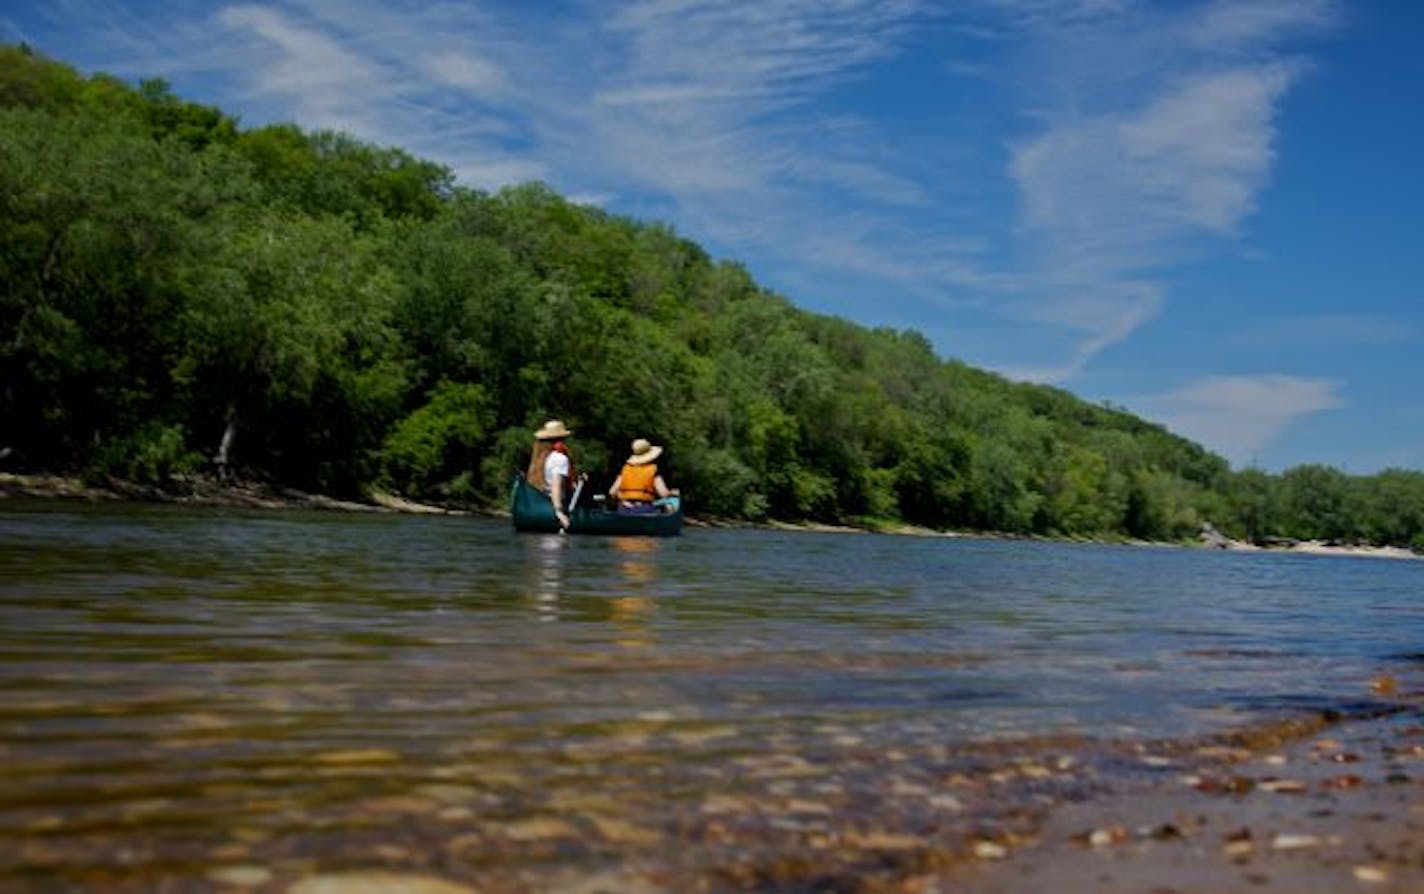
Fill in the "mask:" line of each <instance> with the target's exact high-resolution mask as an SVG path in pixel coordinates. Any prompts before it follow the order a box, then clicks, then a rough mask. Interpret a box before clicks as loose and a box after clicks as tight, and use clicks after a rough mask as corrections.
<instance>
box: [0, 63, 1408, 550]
mask: <svg viewBox="0 0 1424 894" xmlns="http://www.w3.org/2000/svg"><path fill="white" fill-rule="evenodd" d="M0 273H2V274H3V276H0V290H3V291H0V381H3V389H4V392H3V395H0V400H2V401H3V403H0V410H2V411H3V419H4V425H3V429H0V448H8V449H9V450H10V455H9V457H8V458H7V459H6V460H5V462H6V463H8V464H9V465H10V466H11V467H12V468H18V469H30V470H48V471H69V472H78V473H82V474H85V475H87V476H90V477H91V478H99V479H102V478H104V477H106V476H112V477H119V478H125V479H130V480H138V481H150V482H159V483H162V482H171V481H172V480H173V479H174V478H175V477H177V476H182V475H185V474H189V473H193V472H195V471H199V470H202V469H203V468H205V467H211V466H212V463H213V462H214V458H215V457H217V456H219V455H221V456H223V457H224V459H225V460H227V461H228V462H227V463H226V464H225V465H226V466H230V467H231V468H233V469H235V470H236V472H237V474H239V475H241V476H243V477H246V478H249V479H256V480H265V481H268V482H272V483H277V484H283V485H287V486H292V487H300V488H306V489H315V490H319V491H323V492H327V493H332V494H348V495H349V494H358V493H360V492H362V491H363V490H365V489H368V488H371V487H379V488H384V489H390V490H393V491H397V492H399V493H403V494H406V495H409V496H412V497H417V498H425V499H439V500H445V501H451V502H457V501H458V502H485V503H498V502H500V501H502V500H503V498H504V497H505V495H506V494H507V492H508V486H509V481H510V476H511V474H512V473H513V472H514V470H515V469H517V468H519V467H521V466H522V464H523V463H524V461H525V458H526V456H527V451H528V449H529V444H530V437H531V432H532V431H533V430H534V429H535V428H537V426H538V425H539V424H540V423H541V422H542V421H543V420H544V419H546V418H549V417H558V418H561V419H563V420H565V421H566V422H567V423H568V424H569V425H570V426H571V427H573V428H574V429H575V430H576V432H577V436H576V438H575V440H574V442H573V444H574V447H575V455H576V457H577V459H578V460H579V462H580V465H581V466H582V467H584V468H586V469H589V470H591V471H594V472H595V473H597V472H599V471H602V472H604V473H608V472H611V471H612V470H613V469H614V468H615V467H616V464H617V463H618V462H619V461H620V460H621V458H622V456H623V455H624V452H625V450H626V446H627V444H628V442H629V441H630V440H631V439H632V438H633V437H636V436H644V437H648V438H650V439H652V440H654V441H655V442H658V443H663V444H666V445H667V446H668V450H669V452H668V458H667V461H666V468H667V470H668V474H669V478H670V479H672V480H673V482H674V483H675V484H677V485H679V486H680V487H681V488H682V490H683V492H684V493H685V494H686V495H687V499H688V504H689V508H690V509H691V510H692V511H694V512H697V513H703V514H707V515H715V516H723V517H729V518H740V519H764V518H780V519H814V520H823V521H859V522H863V523H875V522H877V521H889V520H897V519H898V520H904V521H907V522H912V523H917V524H921V525H927V526H930V527H936V528H968V529H981V530H994V531H1003V532H1020V533H1037V534H1049V535H1067V536H1095V537H1101V536H1131V537H1141V538H1150V539H1175V538H1181V537H1187V536H1192V535H1194V534H1195V533H1196V532H1197V531H1198V529H1199V527H1200V525H1201V523H1202V522H1203V521H1207V520H1209V521H1211V522H1212V523H1214V524H1215V525H1216V526H1217V527H1218V528H1219V529H1221V530H1223V531H1225V532H1227V533H1230V534H1234V535H1236V536H1252V537H1257V536H1265V535H1278V536H1295V537H1325V538H1335V539H1344V540H1365V541H1372V542H1377V543H1394V544H1413V545H1416V546H1424V474H1421V473H1419V472H1412V471H1389V472H1384V473H1381V474H1379V475H1374V476H1369V477H1349V476H1346V475H1344V474H1342V473H1341V472H1339V471H1336V470H1334V469H1330V468H1325V467H1317V466H1309V467H1302V468H1298V469H1292V470H1290V471H1288V472H1286V473H1284V474H1282V475H1278V476H1276V475H1267V474H1264V473H1261V472H1258V471H1245V472H1233V471H1231V470H1230V468H1229V467H1228V465H1227V463H1226V462H1225V461H1224V460H1222V459H1221V458H1220V457H1218V456H1216V455H1214V454H1212V453H1209V452H1208V451H1206V450H1204V449H1203V448H1201V447H1200V446H1198V445H1196V444H1194V443H1191V442H1189V441H1187V440H1185V439H1183V438H1180V437H1177V436H1175V435H1173V434H1171V433H1170V432H1168V431H1166V430H1165V429H1163V428H1162V427H1160V426H1157V425H1153V424H1150V423H1147V422H1145V421H1143V420H1141V419H1139V418H1136V417H1134V416H1132V415H1130V414H1128V413H1125V412H1122V411H1119V410H1116V409H1113V408H1110V407H1104V406H1096V405H1092V404H1089V403H1086V402H1084V401H1082V400H1079V399H1077V398H1075V397H1074V396H1072V395H1071V394H1068V393H1066V392H1063V391H1060V390H1057V389H1053V388H1047V387H1042V386H1036V385H1028V384H1020V383H1014V382H1010V381H1008V380H1005V379H1003V378H1002V377H999V376H996V375H994V374H992V373H988V372H984V371H982V370H977V369H974V368H972V367H969V366H966V365H965V364H963V363H959V362H956V361H953V360H951V361H943V360H941V359H939V358H937V357H936V356H935V354H934V352H933V350H932V349H931V346H930V344H929V343H928V341H927V340H926V339H925V338H924V337H923V336H921V335H919V334H918V333H915V332H908V331H894V330H890V329H867V328H864V327H861V326H857V325H854V324H851V323H849V322H846V321H844V320H840V319H837V318H833V317H826V316H820V315H816V314H811V313H807V312H805V311H802V310H798V309H797V308H795V307H793V306H792V305H791V304H790V303H789V302H788V301H787V300H785V299H784V298H782V297H779V296H777V295H775V294H772V293H770V292H768V291H767V290H766V289H764V288H762V287H760V286H758V285H757V284H756V282H754V281H753V279H752V278H751V277H750V276H749V275H748V273H747V271H746V270H745V269H743V268H742V267H741V266H739V265H737V264H735V263H731V262H727V261H714V260H713V259H711V258H710V257H709V256H708V255H707V253H706V252H704V251H703V250H702V249H701V248H699V247H698V246H697V245H695V244H694V243H692V242H690V241H688V240H686V239H683V238H680V237H679V236H678V235H677V234H676V233H675V232H674V231H673V230H672V229H670V228H669V227H667V226H664V225H660V224H654V223H644V222H639V221H635V220H631V219H628V218H625V217H620V216H616V215H612V214H608V213H606V212H604V211H601V210H599V209H596V208H590V207H586V206H580V205H575V204H572V203H570V202H568V201H566V200H564V199H563V198H561V197H560V196H558V195H556V194H555V193H553V192H552V191H550V190H549V189H547V188H546V187H544V186H541V185H538V184H531V185H522V186H517V187H511V188H508V189H504V190H501V191H499V192H497V193H494V194H488V193H484V192H480V191H477V190H472V189H468V188H464V187H461V186H459V185H457V184H456V183H455V181H454V178H453V176H452V175H451V173H450V171H449V170H448V169H446V168H444V167H442V166H440V165H438V164H433V163H431V162H428V161H423V160H421V159H417V158H414V157H412V156H410V155H409V154H407V153H405V152H403V151H401V150H399V149H387V148H378V147H375V146H371V145H368V144H365V143H362V142H359V141H357V140H354V139H352V138H350V137H348V136H344V135H341V134H336V133H329V132H317V133H308V132H305V131H302V130H301V129H299V128H297V127H295V126H290V125H277V126H269V127H260V128H253V129H243V128H241V127H240V126H239V125H238V122H237V121H236V120H235V119H233V118H232V117H230V116H228V115H225V114H224V113H222V112H221V111H219V110H217V109H213V108H210V107H207V106H202V105H198V104H194V103H190V102H186V101H183V100H181V99H179V98H177V97H176V96H174V95H173V93H172V92H171V91H170V90H169V88H168V86H167V85H166V84H164V83H163V82H161V81H145V82H142V83H141V84H140V85H139V86H138V87H136V88H135V87H131V86H129V85H126V84H124V83H123V82H120V81H118V80H116V79H114V78H111V77H107V76H104V75H97V76H93V77H85V76H82V75H80V74H79V73H77V72H76V71H74V70H73V69H72V68H70V67H68V66H66V65H63V64H61V63H58V62H55V61H51V60H48V59H45V58H43V57H41V56H39V55H36V54H34V53H33V52H31V51H30V50H28V49H27V48H25V47H23V46H21V47H0Z"/></svg>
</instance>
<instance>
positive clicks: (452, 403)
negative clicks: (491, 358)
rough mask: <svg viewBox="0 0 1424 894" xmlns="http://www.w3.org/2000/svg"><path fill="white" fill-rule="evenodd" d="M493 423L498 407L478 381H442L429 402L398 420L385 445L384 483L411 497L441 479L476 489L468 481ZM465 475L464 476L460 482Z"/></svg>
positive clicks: (467, 489)
mask: <svg viewBox="0 0 1424 894" xmlns="http://www.w3.org/2000/svg"><path fill="white" fill-rule="evenodd" d="M493 422H494V410H493V408H492V406H491V404H490V400H489V397H488V396H487V395H486V394H485V390H484V388H482V387H480V386H479V385H469V384H457V383H454V382H448V381H447V382H441V383H440V384H439V385H437V386H435V389H434V390H433V391H432V392H431V395H430V400H429V401H428V402H427V403H426V404H425V406H423V407H421V408H420V409H418V410H416V411H415V412H413V413H411V414H410V415H409V416H407V417H405V418H404V419H402V420H401V421H400V422H399V423H397V424H396V426H395V428H394V429H393V430H392V431H391V433H390V434H389V435H387V436H386V440H385V444H384V445H383V446H382V448H381V468H382V475H383V477H384V479H385V482H386V483H387V484H389V485H390V486H392V487H394V488H395V489H396V490H398V491H400V492H402V493H405V494H409V495H412V496H415V495H419V494H423V493H428V492H430V491H433V490H436V489H438V486H439V485H441V484H442V483H448V484H450V485H453V486H454V487H455V489H456V490H459V491H461V492H471V491H473V489H474V488H473V486H472V485H471V483H470V482H469V480H468V475H469V471H470V468H471V467H472V466H474V465H475V461H476V460H477V458H478V455H479V448H480V445H481V443H482V442H483V441H484V440H485V439H486V436H487V433H488V431H489V428H490V427H491V425H492V424H493ZM461 475H465V476H466V480H465V481H464V482H462V483H460V484H458V485H456V484H455V480H456V479H458V478H459V477H460V476H461Z"/></svg>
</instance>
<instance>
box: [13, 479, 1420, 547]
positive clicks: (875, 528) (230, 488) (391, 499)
mask: <svg viewBox="0 0 1424 894" xmlns="http://www.w3.org/2000/svg"><path fill="white" fill-rule="evenodd" d="M8 497H32V498H37V499H68V500H83V501H89V502H103V501H115V502H119V501H125V500H127V501H132V502H150V503H174V504H180V505H187V506H212V507H228V508H236V509H319V510H334V511H341V512H394V513H403V514H409V515H472V516H485V517H490V518H500V517H503V516H505V515H507V513H505V512H502V511H500V510H497V509H488V508H483V507H478V506H464V505H461V506H441V505H434V504H430V503H421V502H418V501H415V500H409V499H406V498H404V497H401V496H397V495H395V494H389V493H383V492H381V491H372V492H370V493H368V494H367V495H366V499H365V501H358V500H347V499H340V498H337V497H330V496H326V495H323V494H313V493H307V492H305V491H300V490H294V489H292V488H284V487H277V486H275V485H267V484H261V483H255V482H238V483H222V482H219V481H218V480H216V479H215V478H212V477H210V476H201V475H200V476H194V477H191V478H185V479H182V480H181V481H178V482H176V483H175V484H174V485H173V486H170V487H167V488H159V487H153V486H149V485H139V484H133V483H131V482H125V481H109V482H107V483H105V484H103V485H96V484H88V483H85V482H84V481H82V480H80V479H78V478H73V477H68V476H63V475H47V474H37V475H22V474H15V473H10V472H0V500H3V499H5V498H8ZM687 523H688V525H690V526H692V527H712V528H718V527H725V528H764V529H769V530H778V531H808V532H818V533H845V534H865V533H875V534H892V535H898V536H912V537H966V538H971V537H978V538H987V539H1014V540H1018V539H1043V540H1052V541H1062V542H1102V543H1123V544H1127V545H1135V546H1164V545H1166V546H1200V547H1203V548H1207V549H1220V550H1226V551H1231V552H1273V553H1292V554H1302V555H1318V556H1352V557H1364V558H1380V559H1424V555H1421V554H1420V553H1417V552H1415V551H1413V550H1411V549H1408V548H1405V547H1400V546H1368V545H1358V544H1341V543H1332V542H1327V541H1321V540H1292V539H1288V538H1272V539H1270V540H1268V541H1265V542H1262V543H1251V542H1249V541H1244V540H1234V539H1231V538H1229V537H1226V536H1224V535H1222V534H1220V533H1218V532H1217V531H1216V530H1215V529H1214V528H1211V527H1210V526H1207V527H1206V528H1205V529H1204V530H1203V532H1202V534H1201V536H1200V538H1199V539H1198V541H1197V542H1196V543H1186V542H1183V543H1171V544H1162V543H1154V542H1149V541H1135V540H1122V541H1089V540H1085V539H1083V538H1068V537H1065V538H1053V537H1025V536H1023V535H1013V534H1003V533H996V532H993V531H937V530H934V529H933V528H925V527H921V526H918V525H911V524H906V523H903V522H900V523H892V524H884V525H831V524H825V523H822V522H786V521H768V522H745V521H734V520H730V519H719V518H705V517H689V518H688V519H687Z"/></svg>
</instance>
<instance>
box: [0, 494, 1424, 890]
mask: <svg viewBox="0 0 1424 894" xmlns="http://www.w3.org/2000/svg"><path fill="white" fill-rule="evenodd" d="M1421 582H1424V579H1421V568H1420V566H1419V565H1417V564H1415V563H1380V562H1354V561H1349V560H1331V559H1319V558H1316V557H1281V556H1240V555H1218V554H1207V553H1200V552H1187V551H1179V550H1143V549H1125V548H1107V547H1084V546H1063V545H1049V544H1031V543H996V542H990V541H970V540H918V539H910V538H892V537H874V536H859V535H857V536H847V535H812V534H800V535H796V534H781V533H773V532H764V531H763V532H751V531H706V530H694V531H691V532H689V533H688V534H687V535H686V536H684V537H681V538H677V539H672V540H654V539H639V538H585V537H566V536H558V535H515V534H514V533H513V532H511V531H510V530H509V529H508V525H507V524H506V523H499V522H493V521H485V520H470V519H446V518H418V517H411V518H404V517H392V516H374V517H368V516H340V515H303V514H296V513H291V514H287V513H280V514H266V515H256V514H255V515H245V516H244V515H231V514H220V513H211V512H195V511H191V510H178V509H173V508H147V509H145V508H135V507H117V508H116V507H99V508H81V509H72V508H56V507H53V506H50V507H42V508H39V509H29V508H25V507H14V506H12V507H10V508H9V509H7V510H6V511H4V512H0V888H6V886H7V885H8V884H9V883H10V882H14V883H15V884H16V885H19V886H20V887H21V888H22V889H31V890H37V891H38V890H43V891H51V890H64V889H65V887H66V886H69V887H73V888H75V889H80V890H88V889H101V890H114V891H151V890H158V889H160V888H163V889H168V890H230V889H232V888H233V886H237V887H243V886H246V887H249V888H250V889H252V890H285V886H287V885H289V884H291V883H292V882H294V881H296V880H299V879H302V878H305V877H308V876H310V875H312V874H313V873H318V872H321V871H327V870H333V871H334V870H336V869H353V868H354V869H361V868H386V869H391V870H397V869H398V870H401V871H406V872H412V873H418V874H426V875H438V876H440V877H443V878H447V879H448V878H453V879H460V880H462V881H463V882H464V883H467V884H469V885H470V886H471V887H472V889H477V890H485V891H504V890H508V891H524V890H554V889H558V888H560V887H577V885H580V884H583V885H585V886H586V887H587V886H588V885H590V884H593V883H592V882H590V879H594V880H597V879H600V878H601V879H603V882H602V884H603V885H604V887H607V888H610V889H617V890H639V887H638V886H639V885H640V884H641V885H643V886H644V887H643V890H648V889H650V888H648V885H650V884H651V883H650V882H648V879H649V878H655V879H661V881H660V882H659V883H658V885H655V886H654V889H655V888H657V887H661V888H664V889H668V890H691V889H695V888H702V889H712V890H715V889H719V888H734V889H740V888H747V889H767V888H770V889H779V886H778V884H777V882H776V879H778V878H781V879H783V880H787V879H804V878H807V877H809V876H807V875H806V873H807V872H810V870H809V869H807V867H821V870H819V871H826V872H829V871H830V869H828V868H827V867H828V866H829V865H830V862H837V861H838V865H840V866H841V868H840V870H837V871H843V872H845V873H849V874H850V875H849V877H855V876H856V874H857V873H864V874H869V875H871V876H873V875H874V874H875V873H883V872H890V873H891V874H892V875H893V874H894V873H895V872H899V871H901V870H905V869H906V867H907V866H911V864H914V861H915V860H919V861H921V862H923V861H929V863H926V864H925V865H929V864H930V863H933V862H934V861H935V860H938V859H940V858H941V857H943V856H944V853H948V851H949V850H952V846H958V844H960V843H962V841H963V836H964V835H965V834H967V833H968V831H969V830H973V829H982V828H989V827H992V828H1000V829H1002V828H1006V827H1007V825H1011V823H1012V816H1013V812H1014V810H1016V809H1017V808H1019V807H1022V805H1024V804H1026V803H1030V802H1033V800H1034V799H1036V798H1044V797H1060V796H1064V797H1066V796H1075V797H1076V796H1079V795H1081V794H1083V793H1084V791H1085V790H1087V789H1091V788H1092V787H1093V786H1095V785H1101V784H1103V783H1102V782H1101V780H1098V781H1094V780H1093V778H1092V777H1091V776H1088V775H1085V768H1090V767H1094V766H1113V767H1119V768H1120V767H1121V766H1138V767H1139V771H1140V772H1144V773H1150V772H1161V771H1160V770H1152V769H1151V768H1150V767H1148V768H1142V767H1141V766H1140V763H1139V764H1133V763H1132V761H1131V760H1127V759H1124V758H1123V755H1133V754H1136V753H1137V752H1136V750H1135V749H1137V748H1138V747H1140V746H1141V743H1142V742H1143V741H1144V740H1146V739H1148V738H1154V739H1155V738H1160V737H1163V736H1175V737H1181V738H1189V737H1194V736H1198V735H1203V734H1207V733H1211V732H1214V731H1219V730H1225V729H1232V728H1237V727H1240V726H1243V725H1246V724H1252V723H1258V722H1265V721H1266V720H1268V719H1270V718H1271V717H1272V716H1274V712H1279V711H1282V710H1286V711H1289V710H1290V709H1291V707H1292V706H1294V705H1308V706H1311V707H1318V706H1320V705H1328V704H1332V703H1343V702H1348V701H1352V700H1353V701H1358V700H1360V699H1361V698H1362V697H1365V695H1366V694H1367V693H1368V683H1369V681H1370V680H1371V679H1373V678H1374V677H1375V676H1376V675H1377V674H1378V673H1379V672H1380V669H1381V667H1382V666H1385V667H1390V666H1392V665H1391V662H1392V663H1393V664H1394V665H1399V666H1400V667H1399V668H1396V669H1395V671H1394V672H1396V673H1400V674H1406V673H1408V672H1410V669H1411V668H1416V667H1417V664H1418V662H1417V660H1413V659H1410V657H1409V656H1417V653H1418V642H1419V641H1420V634H1421V632H1424V629H1422V628H1424V614H1421V612H1424V609H1421V608H1420V606H1419V603H1418V599H1417V593H1418V591H1419V587H1420V584H1421ZM1401 656H1403V657H1401ZM1125 761H1126V762H1125ZM1118 772H1119V775H1120V773H1121V771H1120V770H1119V771H1118ZM986 780H999V781H998V782H993V783H992V784H989V783H987V782H986ZM906 842H911V843H914V844H913V846H911V844H906ZM927 848H928V849H929V850H926V849H927ZM936 848H943V849H946V850H944V851H943V852H941V851H940V850H935V849H936ZM828 849H830V851H834V857H832V856H831V855H830V851H828ZM897 855H898V856H897ZM936 855H938V856H936ZM897 860H902V861H909V862H908V863H905V864H904V865H901V864H899V863H897V862H896V861H897ZM914 865H920V864H914ZM629 866H637V867H640V869H639V873H638V874H637V878H636V879H631V878H629V877H625V875H624V874H626V872H627V871H629V870H628V869H627V867H629ZM5 867H9V868H8V869H6V868H5ZM797 867H801V868H800V869H798V868H797ZM911 868H912V867H911ZM620 873H623V874H620ZM798 873H800V874H798ZM838 877H839V876H838ZM806 886H808V887H813V886H812V885H810V883H809V882H808V883H807V885H806ZM781 887H794V886H793V885H791V884H790V883H789V882H788V883H787V885H785V886H781Z"/></svg>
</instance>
